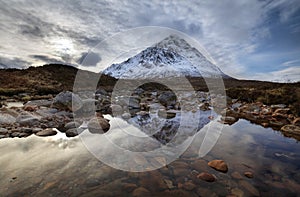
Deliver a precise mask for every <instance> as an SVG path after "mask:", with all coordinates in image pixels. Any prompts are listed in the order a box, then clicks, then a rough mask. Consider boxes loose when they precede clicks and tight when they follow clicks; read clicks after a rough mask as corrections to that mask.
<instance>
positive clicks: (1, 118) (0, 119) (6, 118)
mask: <svg viewBox="0 0 300 197" xmlns="http://www.w3.org/2000/svg"><path fill="white" fill-rule="evenodd" d="M14 122H16V118H15V117H13V116H12V115H10V114H6V113H2V112H1V113H0V124H13V123H14Z"/></svg>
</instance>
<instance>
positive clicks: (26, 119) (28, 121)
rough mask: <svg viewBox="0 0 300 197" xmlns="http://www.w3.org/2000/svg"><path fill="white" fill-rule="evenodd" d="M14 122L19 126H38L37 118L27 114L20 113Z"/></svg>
mask: <svg viewBox="0 0 300 197" xmlns="http://www.w3.org/2000/svg"><path fill="white" fill-rule="evenodd" d="M16 122H17V123H19V124H20V125H21V126H34V125H37V124H39V118H37V117H35V116H33V115H32V114H30V113H28V112H22V113H20V114H19V116H18V117H17V118H16Z"/></svg>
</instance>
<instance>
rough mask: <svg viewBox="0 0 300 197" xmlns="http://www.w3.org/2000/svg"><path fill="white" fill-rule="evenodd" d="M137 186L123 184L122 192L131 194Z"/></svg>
mask: <svg viewBox="0 0 300 197" xmlns="http://www.w3.org/2000/svg"><path fill="white" fill-rule="evenodd" d="M137 187H138V186H137V185H136V184H134V183H125V184H124V185H123V187H122V188H123V190H125V191H126V192H132V191H133V190H135V189H136V188H137Z"/></svg>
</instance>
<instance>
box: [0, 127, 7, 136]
mask: <svg viewBox="0 0 300 197" xmlns="http://www.w3.org/2000/svg"><path fill="white" fill-rule="evenodd" d="M7 133H8V130H7V129H5V128H0V135H6V134H7Z"/></svg>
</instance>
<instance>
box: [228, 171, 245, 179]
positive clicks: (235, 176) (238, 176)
mask: <svg viewBox="0 0 300 197" xmlns="http://www.w3.org/2000/svg"><path fill="white" fill-rule="evenodd" d="M231 177H232V178H234V179H243V176H242V175H241V174H240V173H239V172H233V173H231Z"/></svg>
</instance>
